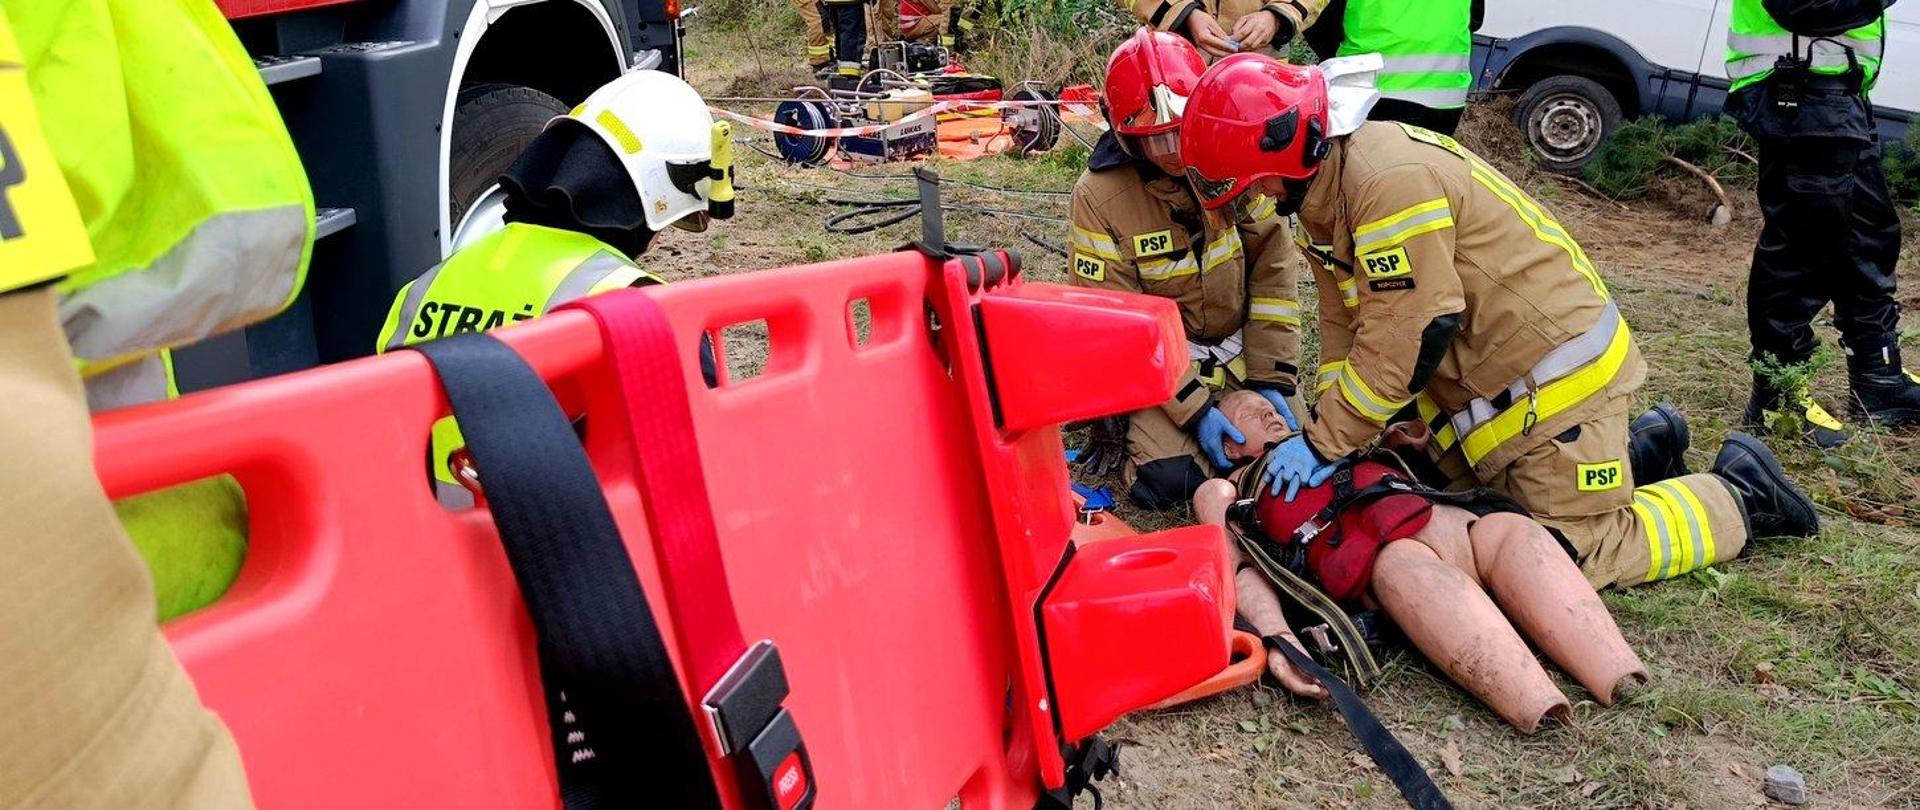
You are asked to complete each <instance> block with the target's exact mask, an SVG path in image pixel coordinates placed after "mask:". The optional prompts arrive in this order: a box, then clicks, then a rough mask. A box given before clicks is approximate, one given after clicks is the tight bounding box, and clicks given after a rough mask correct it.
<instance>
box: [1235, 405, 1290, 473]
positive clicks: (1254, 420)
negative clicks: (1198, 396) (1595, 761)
mask: <svg viewBox="0 0 1920 810" xmlns="http://www.w3.org/2000/svg"><path fill="white" fill-rule="evenodd" d="M1220 414H1221V415H1222V416H1225V417H1227V421H1228V422H1232V423H1233V426H1234V428H1236V429H1238V430H1239V431H1240V434H1241V435H1243V436H1245V437H1246V438H1247V440H1246V441H1244V442H1228V443H1227V446H1226V450H1227V458H1228V459H1229V460H1232V461H1240V460H1243V459H1245V460H1252V459H1256V458H1259V457H1260V454H1261V453H1265V452H1266V451H1267V448H1269V447H1273V446H1274V445H1277V444H1279V443H1280V442H1281V441H1282V440H1284V439H1286V438H1287V437H1288V436H1290V435H1293V431H1291V430H1289V429H1288V428H1287V422H1286V420H1284V419H1281V418H1280V412H1279V411H1277V410H1274V407H1273V403H1271V402H1268V401H1267V398H1266V397H1263V396H1261V395H1259V394H1257V393H1254V392H1252V391H1244V390H1243V391H1233V392H1231V393H1228V394H1227V395H1226V396H1224V397H1221V398H1220Z"/></svg>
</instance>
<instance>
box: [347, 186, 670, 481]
mask: <svg viewBox="0 0 1920 810" xmlns="http://www.w3.org/2000/svg"><path fill="white" fill-rule="evenodd" d="M658 283H661V282H660V279H659V277H657V276H654V275H653V274H651V273H648V272H647V271H645V270H642V269H640V268H639V267H636V266H634V264H633V262H631V261H629V260H628V259H627V257H626V256H624V255H621V254H620V252H619V251H617V250H615V249H613V248H611V247H609V246H607V244H606V243H604V242H601V241H600V240H598V239H595V238H593V237H591V236H588V235H586V234H583V233H577V232H574V231H565V230H560V229H557V228H548V227H544V226H540V225H528V224H525V223H510V224H508V225H507V226H506V227H505V228H504V229H502V230H500V231H497V232H495V233H492V234H489V235H487V236H486V237H483V238H482V239H480V241H477V242H474V243H473V244H471V245H468V246H467V247H465V248H463V249H461V251H460V252H458V253H455V254H453V256H451V257H449V258H448V259H447V260H446V261H444V262H441V263H439V264H437V265H434V267H433V268H432V269H430V270H428V271H427V272H425V273H422V274H421V275H420V277H419V278H416V279H414V280H412V281H410V282H407V284H406V286H404V287H401V288H400V292H399V294H397V295H395V296H394V299H393V307H392V309H390V310H388V312H387V322H386V324H385V325H384V326H382V327H381V328H380V341H379V344H378V345H377V346H376V350H377V351H380V352H388V351H392V350H394V349H398V348H401V347H404V346H410V345H413V344H415V343H420V342H423V341H428V340H433V339H436V338H443V337H446V336H448V335H451V334H456V333H459V332H479V331H483V330H487V329H492V328H494V327H497V326H505V325H507V324H511V323H518V322H520V321H524V320H527V319H529V318H533V317H536V316H538V315H542V314H544V313H546V312H547V311H548V310H550V309H553V308H554V307H557V306H560V305H561V304H564V303H566V302H568V301H572V300H574V299H576V298H582V297H585V296H588V295H592V294H594V293H598V292H605V291H607V290H613V289H619V288H621V287H638V286H643V285H646V284H658ZM465 445H466V442H465V441H464V440H463V439H461V437H460V428H459V426H458V425H457V424H455V423H454V421H453V417H450V416H449V417H446V418H443V419H441V420H440V421H438V422H435V423H434V426H433V464H432V468H433V475H434V478H435V480H436V481H437V482H438V483H439V484H440V486H439V487H438V488H437V489H438V490H439V492H440V493H441V496H442V499H443V500H447V501H448V502H449V503H450V504H453V505H458V500H459V499H460V498H461V495H462V492H463V490H461V489H460V487H459V481H458V480H457V479H455V478H454V475H453V472H452V469H451V468H450V467H449V466H448V464H447V461H448V458H449V456H451V455H452V454H453V452H454V451H455V450H458V449H460V448H461V447H464V446H465Z"/></svg>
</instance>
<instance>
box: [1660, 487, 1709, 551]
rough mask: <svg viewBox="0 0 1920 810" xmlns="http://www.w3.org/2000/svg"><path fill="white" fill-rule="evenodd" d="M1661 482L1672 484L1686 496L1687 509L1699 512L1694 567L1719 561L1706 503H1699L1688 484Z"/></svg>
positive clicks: (1697, 497) (1695, 512)
mask: <svg viewBox="0 0 1920 810" xmlns="http://www.w3.org/2000/svg"><path fill="white" fill-rule="evenodd" d="M1663 484H1668V486H1672V488H1674V491H1678V493H1680V495H1682V497H1686V505H1688V509H1692V511H1693V514H1699V553H1697V555H1695V559H1697V560H1699V562H1697V564H1695V568H1705V566H1711V564H1715V562H1720V549H1716V547H1715V543H1713V520H1711V516H1709V514H1707V505H1705V503H1699V495H1695V493H1693V489H1692V488H1688V486H1684V484H1680V482H1663Z"/></svg>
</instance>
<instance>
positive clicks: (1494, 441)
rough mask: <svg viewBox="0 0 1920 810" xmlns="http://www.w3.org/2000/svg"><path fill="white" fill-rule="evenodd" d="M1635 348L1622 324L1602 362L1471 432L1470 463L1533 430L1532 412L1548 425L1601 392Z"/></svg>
mask: <svg viewBox="0 0 1920 810" xmlns="http://www.w3.org/2000/svg"><path fill="white" fill-rule="evenodd" d="M1632 347H1633V336H1632V334H1631V332H1630V331H1629V330H1628V329H1627V326H1626V324H1625V323H1622V324H1620V328H1619V329H1616V330H1615V331H1614V333H1613V342H1612V343H1609V344H1607V351H1606V353H1605V354H1602V355H1600V359H1598V360H1595V361H1593V362H1592V363H1589V364H1587V366H1586V367H1585V368H1582V369H1580V370H1579V371H1575V372H1573V373H1571V374H1568V375H1567V376H1565V377H1561V378H1560V379H1558V380H1554V381H1553V382H1550V383H1547V384H1546V385H1544V386H1542V387H1541V388H1540V390H1539V391H1537V392H1535V393H1534V395H1533V396H1531V397H1528V398H1526V399H1516V400H1514V403H1513V405H1512V406H1510V407H1508V408H1507V409H1506V410H1504V411H1501V412H1500V414H1499V415H1497V416H1495V417H1493V418H1492V419H1489V420H1487V421H1486V422H1485V423H1484V424H1482V425H1480V427H1477V428H1474V430H1473V432H1471V433H1468V434H1467V435H1466V438H1465V440H1464V441H1463V442H1462V446H1461V450H1462V451H1464V452H1465V453H1466V456H1467V463H1468V464H1479V463H1480V459H1483V458H1486V457H1487V454H1488V453H1491V452H1493V451H1494V449H1495V448H1497V447H1499V446H1500V445H1502V444H1505V443H1506V442H1507V440H1508V439H1512V438H1514V437H1516V436H1519V435H1520V434H1521V433H1522V432H1523V431H1525V430H1527V429H1529V428H1530V427H1531V423H1530V421H1529V419H1528V414H1529V411H1531V413H1532V416H1533V419H1532V420H1531V422H1544V421H1546V420H1548V419H1552V418H1553V417H1554V416H1557V415H1559V414H1560V413H1561V412H1562V411H1565V410H1566V409H1568V408H1571V407H1573V406H1575V405H1578V404H1580V403H1582V402H1585V401H1586V399H1587V397H1590V396H1593V395H1594V394H1597V393H1599V392H1600V391H1601V390H1602V389H1604V388H1606V387H1607V384H1608V383H1610V382H1612V381H1613V378H1614V375H1616V374H1618V373H1619V372H1620V367H1621V366H1623V365H1625V364H1626V362H1627V350H1628V349H1631V348H1632Z"/></svg>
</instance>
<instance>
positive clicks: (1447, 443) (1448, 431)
mask: <svg viewBox="0 0 1920 810" xmlns="http://www.w3.org/2000/svg"><path fill="white" fill-rule="evenodd" d="M1413 402H1414V404H1415V405H1416V406H1418V408H1419V412H1420V421H1422V422H1425V423H1426V425H1427V428H1428V429H1429V430H1432V429H1433V423H1434V418H1435V417H1437V416H1439V415H1440V404H1439V403H1437V402H1434V401H1433V397H1430V396H1427V395H1426V394H1425V393H1421V394H1420V395H1418V396H1415V397H1414V398H1413ZM1433 440H1434V441H1435V442H1438V443H1439V444H1440V449H1441V450H1443V451H1444V450H1451V449H1453V445H1454V444H1455V443H1456V442H1458V441H1459V440H1460V437H1459V436H1457V435H1455V433H1454V430H1453V421H1452V420H1450V419H1449V420H1442V421H1441V422H1440V429H1438V430H1434V431H1433Z"/></svg>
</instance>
